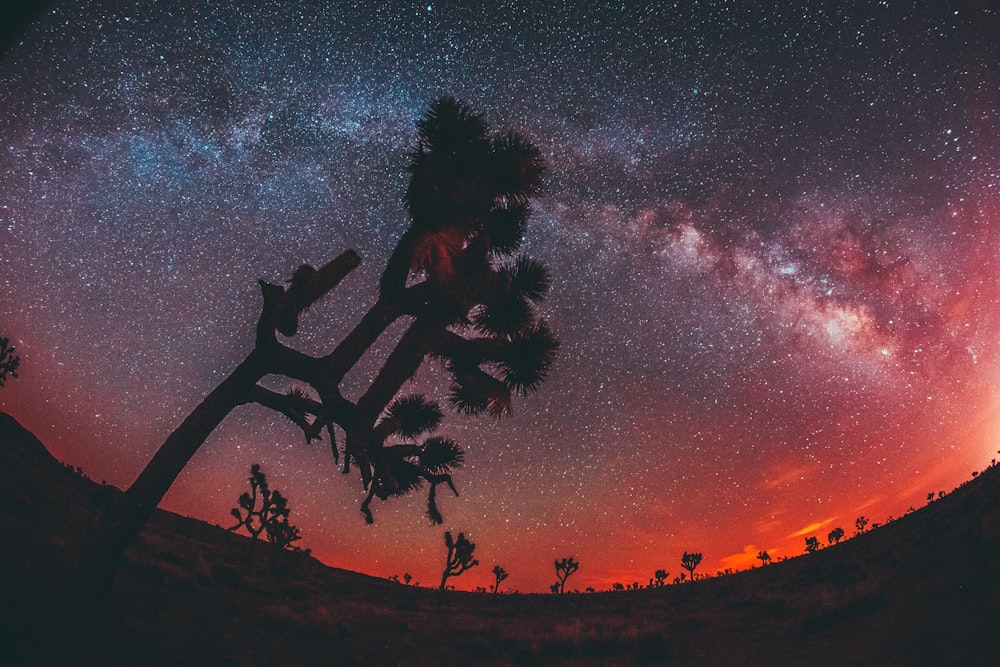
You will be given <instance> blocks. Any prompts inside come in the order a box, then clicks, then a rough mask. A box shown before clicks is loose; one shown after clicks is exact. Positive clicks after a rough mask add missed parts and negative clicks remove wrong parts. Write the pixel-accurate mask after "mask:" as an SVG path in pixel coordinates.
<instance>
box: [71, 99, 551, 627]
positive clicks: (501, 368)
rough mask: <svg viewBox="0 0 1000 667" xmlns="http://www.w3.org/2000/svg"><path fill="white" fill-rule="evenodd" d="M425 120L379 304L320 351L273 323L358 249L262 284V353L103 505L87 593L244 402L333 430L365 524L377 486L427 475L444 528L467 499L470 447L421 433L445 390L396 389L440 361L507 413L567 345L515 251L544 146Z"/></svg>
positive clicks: (461, 387) (347, 264)
mask: <svg viewBox="0 0 1000 667" xmlns="http://www.w3.org/2000/svg"><path fill="white" fill-rule="evenodd" d="M417 128H418V139H417V145H416V148H415V150H414V151H413V152H412V153H411V154H410V156H409V173H410V182H409V186H408V187H407V189H406V193H405V203H406V207H407V209H408V212H409V217H410V225H409V227H408V229H407V230H406V231H405V232H404V233H403V235H402V237H401V238H400V240H399V242H398V244H397V245H396V247H395V249H394V250H393V251H392V254H391V256H390V258H389V260H388V263H387V265H386V267H385V269H384V271H383V272H382V274H381V277H380V279H379V285H378V287H379V291H378V298H377V300H376V301H375V303H374V305H372V307H371V309H370V310H368V312H367V313H366V314H365V315H364V316H363V317H362V318H361V320H360V321H359V322H358V324H357V325H356V326H355V327H354V329H353V330H351V331H350V332H349V333H347V335H346V336H345V337H344V338H343V339H342V340H341V341H340V343H339V344H337V345H336V346H335V347H334V348H333V349H332V351H330V352H329V353H327V354H324V355H321V356H312V355H310V354H306V353H304V352H300V351H298V350H296V349H294V348H292V347H290V346H289V345H288V344H287V342H286V341H285V340H284V339H280V340H279V338H278V337H277V335H276V334H277V333H280V334H282V336H284V337H286V338H287V337H291V336H294V335H295V334H296V332H297V331H298V328H299V316H300V315H301V314H302V312H303V311H305V310H306V309H308V308H309V307H310V306H312V305H314V304H315V303H316V302H317V301H319V300H320V299H321V298H322V297H324V296H325V295H327V294H328V293H329V292H330V291H331V290H332V289H333V288H334V287H336V286H337V285H338V284H339V283H340V282H341V281H342V280H343V279H344V278H345V277H346V276H347V275H348V274H349V273H350V272H351V271H353V270H354V269H355V268H356V267H357V266H358V264H359V263H360V261H361V260H360V258H359V257H358V255H357V254H356V253H354V252H353V251H351V250H348V251H347V252H344V253H343V254H341V255H340V256H339V257H337V258H335V259H333V260H331V261H330V262H328V263H327V264H325V265H323V266H322V267H320V268H318V269H316V268H313V267H311V266H308V265H303V266H300V267H299V268H298V269H296V270H295V272H294V274H293V275H292V277H291V280H290V284H289V285H287V286H286V287H282V286H280V285H274V284H271V283H267V282H264V281H260V288H261V293H262V295H263V305H262V308H261V313H260V318H259V321H258V323H257V328H256V340H255V343H254V347H253V350H251V352H250V353H249V355H248V356H247V357H246V359H245V360H244V361H243V362H241V363H240V364H239V365H238V366H237V367H236V369H235V370H234V371H233V372H232V374H231V375H230V376H229V377H227V378H226V379H225V380H223V381H222V383H221V384H219V385H218V386H217V387H216V388H215V389H213V390H212V391H211V392H210V393H209V394H208V396H206V397H205V399H204V400H203V401H202V402H201V403H200V404H199V405H198V406H197V407H196V408H195V409H194V411H193V412H192V413H191V414H190V415H189V416H188V417H187V418H186V419H185V420H184V421H183V422H182V423H181V424H180V426H178V427H177V429H176V430H175V431H174V432H173V433H171V434H170V436H169V437H168V438H167V439H166V441H165V442H164V443H163V445H162V446H161V447H160V449H159V450H158V451H157V453H156V454H155V455H154V456H153V458H152V460H150V462H149V463H148V465H147V466H146V468H145V469H144V470H143V471H142V473H141V474H140V475H139V477H138V479H136V481H135V482H134V483H133V484H132V485H131V487H129V489H128V490H127V491H126V492H125V493H124V494H123V495H122V496H121V498H120V500H119V501H118V502H116V503H115V504H114V505H112V506H111V507H110V508H109V510H108V511H107V512H105V513H104V514H103V515H102V517H101V518H100V520H99V521H98V523H97V527H96V529H95V530H94V532H93V540H92V542H91V544H90V545H88V546H87V547H86V548H85V549H84V550H83V553H82V555H81V560H80V565H79V568H78V574H77V578H76V583H75V586H74V591H73V597H74V599H75V600H76V601H77V602H78V603H82V604H84V605H88V606H95V605H96V606H100V607H105V608H107V607H109V606H110V593H111V587H112V583H113V578H114V573H115V571H116V569H117V567H118V565H119V563H120V562H121V559H122V555H123V554H124V551H125V548H126V546H127V545H128V544H129V542H130V541H131V540H132V538H133V537H134V536H135V535H136V533H137V532H138V531H139V530H140V529H141V528H142V526H143V525H144V524H145V522H146V520H147V519H148V518H149V516H150V514H151V513H152V512H153V510H154V509H155V508H156V505H157V503H159V502H160V500H161V498H162V497H163V495H164V494H165V493H166V492H167V489H169V488H170V486H171V484H173V481H174V480H175V479H176V478H177V476H178V474H180V472H181V470H183V468H184V467H185V465H187V462H188V461H189V460H190V459H191V457H192V456H194V454H195V453H196V452H197V451H198V449H199V448H200V447H201V445H202V443H204V442H205V439H206V438H207V437H208V436H209V434H210V433H212V431H213V430H215V428H216V427H217V426H218V425H219V423H220V422H221V421H222V420H223V419H224V418H225V417H226V416H227V415H228V414H229V413H230V412H232V411H233V410H234V409H235V408H237V407H239V406H241V405H247V404H250V403H256V404H259V405H262V406H264V407H267V408H270V409H271V410H274V411H275V412H278V413H281V414H283V415H284V416H286V417H287V418H288V419H290V420H291V421H292V423H294V424H295V425H296V426H297V427H299V428H300V429H301V430H302V433H303V435H304V436H305V441H306V442H307V443H310V442H312V441H313V440H317V439H321V437H322V434H323V433H324V431H325V432H326V433H327V435H328V437H329V440H330V447H331V451H332V454H333V458H334V460H335V461H340V462H342V465H343V471H344V472H345V473H349V472H351V471H352V469H353V470H356V471H357V472H358V473H359V476H360V478H361V485H362V487H363V489H364V491H365V492H366V495H365V497H364V500H363V501H362V503H361V512H362V513H363V514H364V516H365V519H366V520H367V521H369V522H371V521H372V520H373V516H372V510H371V503H372V501H373V500H374V499H375V498H376V497H377V498H379V499H380V500H386V499H389V498H394V497H398V496H402V495H405V494H408V493H410V492H412V491H415V490H417V489H419V488H421V487H424V486H427V487H429V491H428V497H427V515H428V517H429V518H430V519H431V521H432V522H435V523H440V522H441V513H440V511H439V509H438V506H437V503H436V499H435V493H436V491H437V490H438V486H440V485H442V484H443V485H445V486H446V487H448V488H449V489H451V491H452V492H454V493H456V494H457V490H456V488H455V485H454V483H453V480H452V477H451V472H452V471H453V470H454V469H455V468H457V467H459V466H460V465H461V464H462V459H463V453H462V450H461V448H459V446H458V445H457V444H456V443H454V442H453V441H451V440H449V439H446V438H443V437H427V438H426V439H425V440H423V441H422V442H421V441H420V439H421V438H424V437H426V436H428V435H429V434H430V433H431V432H433V431H434V430H435V429H436V427H437V426H438V425H439V423H440V421H441V417H442V409H441V407H440V406H439V404H438V403H437V402H436V401H433V400H431V399H429V398H426V397H424V396H407V397H403V398H397V394H399V393H400V391H401V390H402V389H403V387H404V385H405V384H406V383H407V381H409V380H410V378H412V377H413V375H414V373H415V372H416V371H417V369H418V368H419V367H420V366H421V365H422V364H423V362H424V361H425V360H426V359H427V358H434V359H437V360H439V361H440V362H441V364H442V366H443V368H444V370H445V372H446V373H448V375H449V376H450V383H451V389H450V395H449V399H450V401H451V403H452V405H453V406H454V407H455V409H456V410H457V411H458V412H460V413H463V414H465V415H483V414H485V415H489V416H491V417H494V418H499V417H501V416H503V415H506V414H509V413H510V411H511V405H512V398H513V397H514V396H515V395H526V394H529V393H531V392H533V391H535V390H536V389H538V388H539V386H540V385H541V383H542V382H543V380H544V379H545V377H546V375H547V373H548V370H549V368H550V366H551V364H552V361H553V359H554V357H555V353H556V350H557V348H558V342H557V340H556V338H555V336H554V335H553V334H552V332H551V331H550V329H549V328H548V326H547V325H546V323H545V322H544V321H543V320H542V319H541V318H540V317H539V315H538V313H537V311H536V306H535V304H537V303H538V302H540V301H541V300H542V299H543V298H544V297H545V295H546V293H547V292H548V289H549V285H550V278H549V273H548V271H547V270H546V269H545V267H544V266H543V265H542V264H540V263H538V262H536V261H534V260H531V259H529V258H527V257H524V256H521V257H515V255H516V253H517V251H518V249H519V247H520V244H521V240H522V237H523V235H524V230H525V227H526V225H527V222H528V217H529V213H530V200H531V199H532V198H533V197H534V196H536V195H537V193H538V191H539V187H540V185H541V177H542V173H543V161H542V158H541V155H540V153H539V152H538V150H537V149H536V148H535V147H534V146H533V145H531V144H530V143H529V142H528V141H526V140H525V139H523V138H521V137H520V136H518V135H516V134H511V133H506V134H499V135H495V134H492V133H491V132H490V130H489V128H488V127H487V125H486V123H485V122H484V121H483V119H482V118H481V117H480V116H478V115H476V114H475V113H473V112H472V111H471V110H470V109H469V108H468V107H466V106H465V105H463V104H461V103H459V102H456V101H455V100H453V99H450V98H444V99H440V100H437V101H436V102H434V103H433V104H432V105H431V106H430V110H429V111H428V112H427V114H426V116H425V117H424V118H423V119H422V120H420V121H419V122H418V123H417ZM359 289H360V288H359ZM335 312H336V311H335ZM400 320H402V321H404V322H406V323H407V324H406V329H405V331H404V332H403V333H402V335H401V336H400V337H399V339H398V340H397V341H395V342H394V344H393V345H394V346H393V347H392V348H391V351H390V353H389V354H388V356H387V357H386V359H385V362H384V364H383V365H382V367H381V368H380V369H379V370H378V371H377V372H376V373H375V375H374V377H373V378H372V380H371V382H370V384H368V385H367V386H366V387H364V388H363V389H362V390H361V395H360V396H358V397H357V398H349V397H347V396H345V395H344V394H343V393H342V391H341V384H342V381H343V379H344V377H345V376H346V375H347V374H348V372H349V371H351V370H352V369H353V368H354V367H355V366H356V365H357V364H358V362H359V361H360V360H361V359H362V357H364V356H365V354H366V352H367V351H368V350H369V349H371V348H372V346H373V345H375V344H376V343H377V342H378V341H380V340H381V337H382V334H383V333H384V332H386V331H387V330H388V329H390V328H391V327H392V325H393V323H395V322H397V321H400ZM393 331H396V329H394V330H393ZM394 335H395V334H394ZM265 376H269V377H285V378H288V379H290V380H291V381H293V382H296V383H301V384H302V385H305V386H308V387H309V388H310V390H311V391H314V392H315V394H316V398H312V397H311V396H310V395H309V394H307V393H305V392H303V391H296V390H293V391H290V392H288V393H285V394H282V393H280V392H276V391H272V390H271V389H269V388H267V387H265V386H263V385H261V384H258V382H259V381H260V380H261V379H262V378H264V377H265ZM338 428H339V430H340V431H342V433H343V439H342V440H339V441H338V438H337V437H336V436H337V433H336V432H337V429H338Z"/></svg>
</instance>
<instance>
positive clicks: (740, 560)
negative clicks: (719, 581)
mask: <svg viewBox="0 0 1000 667" xmlns="http://www.w3.org/2000/svg"><path fill="white" fill-rule="evenodd" d="M761 551H765V549H761V548H760V547H758V546H756V545H754V544H748V545H746V546H745V547H743V551H741V552H739V553H735V554H731V555H729V556H726V557H725V558H722V559H720V560H719V564H720V565H722V567H723V568H724V569H727V568H728V569H732V570H745V569H747V568H749V567H750V566H751V565H760V564H761V562H760V560H759V559H758V558H757V554H759V553H760V552H761ZM776 553H777V552H776V551H775V550H773V549H772V550H768V555H769V556H770V557H771V558H772V559H773V558H774V556H775V554H776Z"/></svg>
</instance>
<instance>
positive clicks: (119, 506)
mask: <svg viewBox="0 0 1000 667" xmlns="http://www.w3.org/2000/svg"><path fill="white" fill-rule="evenodd" d="M264 373H265V365H264V364H263V363H262V360H261V359H260V356H259V355H258V354H257V353H256V352H255V353H252V354H251V355H250V356H249V357H247V358H246V360H244V361H243V363H241V364H240V365H239V366H238V367H237V368H236V370H235V371H233V373H232V374H231V375H230V376H229V377H227V378H226V379H225V380H223V381H222V383H221V384H219V386H217V387H216V388H215V389H213V390H212V392H211V393H209V395H208V396H206V397H205V399H204V400H203V401H202V402H201V403H200V404H199V405H198V407H196V408H195V409H194V411H193V412H191V414H190V415H188V417H187V418H186V419H185V420H184V421H183V422H182V423H181V425H180V426H179V427H177V429H176V430H175V431H174V432H173V433H171V434H170V436H169V437H167V439H166V441H165V442H164V443H163V445H161V446H160V449H159V450H158V451H157V452H156V454H155V455H154V456H153V458H152V460H150V462H149V463H148V464H147V465H146V468H145V469H144V470H143V471H142V473H140V475H139V477H138V478H137V479H136V481H135V482H134V483H133V484H132V486H130V487H129V489H128V490H127V491H126V492H125V493H124V494H122V496H121V497H120V498H118V499H115V500H113V501H112V502H111V504H110V506H109V507H107V508H106V509H105V510H104V511H103V512H102V513H101V514H100V515H99V516H98V520H97V521H96V525H95V527H94V529H93V531H92V532H91V534H90V535H88V537H87V540H86V542H85V544H84V545H83V548H82V549H81V552H82V553H81V556H80V561H79V565H78V568H77V573H76V579H75V581H74V585H73V590H72V592H71V593H70V602H71V604H72V606H74V607H76V608H79V609H84V610H94V611H98V612H101V613H105V614H107V613H110V611H111V599H112V592H113V587H114V575H115V571H116V570H117V569H118V566H119V565H120V564H121V562H122V559H123V557H124V555H125V549H126V548H127V547H128V545H129V544H130V543H131V542H132V539H133V538H134V537H135V536H136V535H137V534H138V532H139V531H140V530H141V529H142V527H143V526H144V525H145V523H146V521H147V520H148V519H149V517H150V516H151V515H152V514H153V510H155V509H156V506H157V505H158V504H159V502H160V500H161V499H162V498H163V496H164V494H166V492H167V490H168V489H169V488H170V486H171V485H172V484H173V483H174V480H176V479H177V476H178V475H179V474H180V472H181V470H183V469H184V466H185V465H187V462H188V461H189V460H190V459H191V457H192V456H194V454H195V453H196V452H197V451H198V449H199V448H200V447H201V445H202V444H203V443H204V442H205V439H206V438H208V436H209V434H210V433H211V432H212V431H213V430H215V428H216V427H217V426H218V425H219V423H220V422H221V421H222V420H223V419H224V418H225V417H226V415H228V414H229V413H230V412H231V411H232V410H233V408H235V407H236V406H238V405H241V404H243V403H245V402H247V400H248V398H247V397H248V395H249V392H250V390H251V389H252V388H253V387H254V386H256V384H257V381H258V380H259V379H260V378H261V377H262V376H263V375H264Z"/></svg>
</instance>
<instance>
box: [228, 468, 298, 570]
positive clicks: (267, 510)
mask: <svg viewBox="0 0 1000 667" xmlns="http://www.w3.org/2000/svg"><path fill="white" fill-rule="evenodd" d="M248 481H249V482H250V492H249V493H247V492H245V491H244V492H243V493H242V494H240V497H239V501H238V507H234V508H233V509H232V510H230V513H231V514H232V515H233V516H234V517H235V518H236V525H235V526H231V527H230V528H229V530H231V531H236V530H239V529H240V528H243V529H244V530H246V531H247V533H249V535H250V549H249V551H248V553H247V562H248V563H251V562H253V553H254V548H255V547H256V545H257V538H258V537H260V535H261V533H266V534H267V539H268V541H269V542H270V543H271V544H273V545H275V548H276V549H278V550H281V549H285V548H286V547H287V546H288V545H290V544H291V543H292V542H294V541H296V540H298V539H301V538H300V537H299V529H298V528H295V527H294V526H291V525H289V523H288V516H289V514H290V513H291V510H290V509H289V508H288V500H287V499H286V498H285V497H284V496H283V495H281V492H280V491H278V490H274V491H272V490H271V488H270V486H269V485H268V483H267V476H266V475H265V474H264V472H263V471H262V470H261V469H260V466H259V465H258V464H256V463H254V464H253V465H252V466H250V477H249V479H248Z"/></svg>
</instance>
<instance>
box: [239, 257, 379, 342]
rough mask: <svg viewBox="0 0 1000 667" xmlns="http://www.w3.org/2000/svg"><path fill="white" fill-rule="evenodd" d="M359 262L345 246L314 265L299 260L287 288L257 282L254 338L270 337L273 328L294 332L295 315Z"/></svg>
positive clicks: (328, 290) (338, 281)
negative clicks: (259, 305) (258, 303)
mask: <svg viewBox="0 0 1000 667" xmlns="http://www.w3.org/2000/svg"><path fill="white" fill-rule="evenodd" d="M359 264H361V258H360V257H359V256H358V254H357V253H356V252H354V251H353V250H346V251H344V252H343V253H341V254H340V255H338V256H337V257H335V258H334V259H332V260H330V261H329V262H327V263H326V264H324V265H323V266H322V267H321V268H320V269H318V270H317V269H314V268H313V267H311V266H309V265H308V264H303V265H302V266H300V267H299V268H298V269H296V271H295V274H294V275H293V276H292V284H291V285H290V286H289V287H288V288H287V289H282V288H281V287H279V286H277V285H272V284H270V283H267V282H264V281H263V280H261V281H259V282H260V288H261V292H262V293H263V295H264V306H263V307H262V308H261V313H260V320H259V321H258V322H257V342H258V345H259V344H260V343H261V342H264V341H268V340H272V339H273V338H274V332H275V330H277V331H279V332H280V333H281V334H282V335H284V336H294V335H295V333H296V332H297V331H298V328H299V315H300V314H301V313H302V311H304V310H306V309H308V308H309V307H310V306H311V305H312V304H314V303H315V302H316V301H318V300H319V299H320V298H322V297H323V296H324V295H326V294H327V293H328V292H330V290H332V289H333V288H334V287H336V286H337V285H338V284H339V283H340V281H341V280H343V279H344V277H345V276H347V274H348V273H350V272H351V271H353V270H354V269H356V268H357V267H358V265H359Z"/></svg>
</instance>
